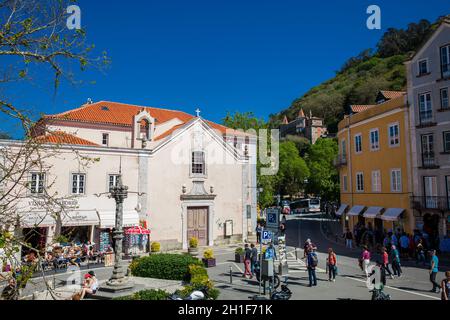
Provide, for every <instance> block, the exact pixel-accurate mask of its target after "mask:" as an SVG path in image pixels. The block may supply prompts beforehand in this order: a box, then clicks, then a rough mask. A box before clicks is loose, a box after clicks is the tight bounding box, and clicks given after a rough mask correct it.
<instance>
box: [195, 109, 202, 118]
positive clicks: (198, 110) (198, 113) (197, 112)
mask: <svg viewBox="0 0 450 320" xmlns="http://www.w3.org/2000/svg"><path fill="white" fill-rule="evenodd" d="M200 112H201V111H200V109H199V108H197V109H196V110H195V113H196V114H197V118H198V117H200Z"/></svg>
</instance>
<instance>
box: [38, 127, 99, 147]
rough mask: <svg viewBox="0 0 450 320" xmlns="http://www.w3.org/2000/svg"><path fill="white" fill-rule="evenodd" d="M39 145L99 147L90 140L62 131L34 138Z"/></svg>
mask: <svg viewBox="0 0 450 320" xmlns="http://www.w3.org/2000/svg"><path fill="white" fill-rule="evenodd" d="M34 139H35V141H36V142H38V143H55V144H73V145H75V144H76V145H82V146H98V144H96V143H93V142H91V141H89V140H86V139H82V138H79V137H76V136H74V135H71V134H68V133H66V132H62V131H55V132H49V133H47V134H45V135H42V136H37V137H35V138H34Z"/></svg>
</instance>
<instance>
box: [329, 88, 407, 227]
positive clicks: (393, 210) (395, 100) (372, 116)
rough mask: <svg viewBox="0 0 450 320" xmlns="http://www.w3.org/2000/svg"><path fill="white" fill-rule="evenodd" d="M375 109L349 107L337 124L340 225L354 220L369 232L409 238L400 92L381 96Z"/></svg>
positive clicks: (404, 126) (404, 101) (403, 102)
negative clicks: (393, 232) (404, 234)
mask: <svg viewBox="0 0 450 320" xmlns="http://www.w3.org/2000/svg"><path fill="white" fill-rule="evenodd" d="M377 102H378V104H376V105H364V106H351V109H352V113H351V114H350V115H347V116H345V118H344V119H343V120H342V121H341V122H340V123H339V131H338V139H339V157H338V159H337V163H336V164H337V165H338V166H339V174H340V181H341V207H340V208H339V210H338V211H337V214H338V215H339V216H342V221H343V225H344V226H348V227H350V230H352V229H353V226H354V225H355V224H356V223H357V222H358V221H359V222H361V223H364V224H365V225H366V226H369V225H372V227H374V229H375V230H377V229H378V230H386V231H389V230H390V229H392V230H395V229H397V228H401V229H404V230H405V231H406V232H408V233H412V231H413V229H414V225H415V223H414V217H413V213H412V210H411V200H410V199H411V198H410V196H411V190H412V181H410V177H411V176H412V175H411V169H410V168H411V165H410V140H409V136H410V135H409V121H408V107H407V96H406V93H405V92H397V91H381V92H380V93H379V94H378V97H377Z"/></svg>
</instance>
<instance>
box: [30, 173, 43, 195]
mask: <svg viewBox="0 0 450 320" xmlns="http://www.w3.org/2000/svg"><path fill="white" fill-rule="evenodd" d="M44 188H45V173H42V172H32V173H31V174H30V192H31V194H43V193H44Z"/></svg>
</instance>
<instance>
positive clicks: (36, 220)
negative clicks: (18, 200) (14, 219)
mask: <svg viewBox="0 0 450 320" xmlns="http://www.w3.org/2000/svg"><path fill="white" fill-rule="evenodd" d="M19 220H20V227H21V228H34V227H40V228H45V227H51V226H54V225H55V224H56V221H55V219H54V218H53V217H52V215H51V214H50V213H47V212H27V213H25V214H23V215H22V216H21V217H20V219H19Z"/></svg>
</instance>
